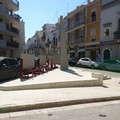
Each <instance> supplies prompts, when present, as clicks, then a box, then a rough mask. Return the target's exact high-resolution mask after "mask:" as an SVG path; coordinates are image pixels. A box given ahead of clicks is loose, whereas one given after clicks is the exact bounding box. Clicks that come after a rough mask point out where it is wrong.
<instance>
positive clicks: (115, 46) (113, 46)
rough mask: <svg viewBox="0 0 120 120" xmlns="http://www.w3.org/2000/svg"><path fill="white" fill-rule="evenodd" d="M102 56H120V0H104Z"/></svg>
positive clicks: (112, 57)
mask: <svg viewBox="0 0 120 120" xmlns="http://www.w3.org/2000/svg"><path fill="white" fill-rule="evenodd" d="M100 33H101V35H100V37H101V38H100V39H101V47H100V49H101V53H102V55H101V57H102V59H103V60H104V59H115V58H120V0H102V6H101V31H100Z"/></svg>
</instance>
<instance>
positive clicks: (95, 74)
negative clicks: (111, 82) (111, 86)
mask: <svg viewBox="0 0 120 120" xmlns="http://www.w3.org/2000/svg"><path fill="white" fill-rule="evenodd" d="M92 77H93V78H98V81H99V84H100V85H103V77H104V75H103V74H102V73H92Z"/></svg>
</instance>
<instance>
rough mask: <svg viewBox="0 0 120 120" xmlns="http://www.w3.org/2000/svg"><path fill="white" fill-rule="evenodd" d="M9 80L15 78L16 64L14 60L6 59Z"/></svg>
mask: <svg viewBox="0 0 120 120" xmlns="http://www.w3.org/2000/svg"><path fill="white" fill-rule="evenodd" d="M8 61H9V75H10V78H12V77H15V76H16V73H17V67H18V62H17V61H16V60H15V59H8Z"/></svg>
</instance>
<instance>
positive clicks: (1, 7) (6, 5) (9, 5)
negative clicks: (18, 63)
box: [0, 0, 25, 57]
mask: <svg viewBox="0 0 120 120" xmlns="http://www.w3.org/2000/svg"><path fill="white" fill-rule="evenodd" d="M18 10H19V2H18V1H17V0H0V56H9V57H19V56H20V54H21V53H22V52H23V51H24V45H25V31H24V22H23V20H22V18H21V17H20V16H19V15H18V14H16V13H15V12H16V11H18Z"/></svg>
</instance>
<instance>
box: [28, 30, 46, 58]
mask: <svg viewBox="0 0 120 120" xmlns="http://www.w3.org/2000/svg"><path fill="white" fill-rule="evenodd" d="M42 36H43V31H42V30H41V31H36V33H35V34H34V35H33V36H32V37H31V38H29V39H28V40H27V43H26V51H27V53H28V54H34V56H35V57H38V55H42V54H44V53H45V45H44V43H43V41H42Z"/></svg>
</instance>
